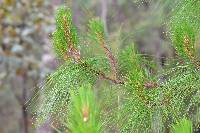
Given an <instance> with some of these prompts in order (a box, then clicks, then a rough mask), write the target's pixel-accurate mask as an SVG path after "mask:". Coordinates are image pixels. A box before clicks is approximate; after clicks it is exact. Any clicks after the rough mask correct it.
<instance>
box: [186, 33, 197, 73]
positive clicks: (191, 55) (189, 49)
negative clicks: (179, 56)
mask: <svg viewBox="0 0 200 133" xmlns="http://www.w3.org/2000/svg"><path fill="white" fill-rule="evenodd" d="M190 45H191V43H190V39H189V37H188V35H185V36H184V49H185V53H186V54H187V56H188V58H189V59H190V61H191V62H192V63H193V64H194V65H195V66H196V67H197V68H198V69H200V64H199V63H198V61H197V59H196V58H195V55H194V53H193V52H192V51H191V48H190V47H191V46H190Z"/></svg>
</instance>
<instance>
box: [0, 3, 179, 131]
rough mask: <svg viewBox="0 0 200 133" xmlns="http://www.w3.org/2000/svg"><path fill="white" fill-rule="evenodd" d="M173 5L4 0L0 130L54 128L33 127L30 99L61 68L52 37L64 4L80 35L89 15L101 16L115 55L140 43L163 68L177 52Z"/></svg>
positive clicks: (0, 35)
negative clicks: (170, 25) (171, 30)
mask: <svg viewBox="0 0 200 133" xmlns="http://www.w3.org/2000/svg"><path fill="white" fill-rule="evenodd" d="M172 3H173V0H0V133H32V132H36V133H53V132H54V131H53V129H52V128H51V127H50V126H49V124H48V121H47V123H46V124H44V126H41V127H39V128H33V127H32V120H31V114H29V112H27V111H26V108H27V107H26V104H25V103H26V102H27V101H28V99H30V98H31V95H32V94H33V92H34V91H35V90H37V89H38V87H37V86H39V85H40V83H42V81H43V80H44V78H45V77H46V75H48V74H50V73H51V72H53V70H55V68H56V67H57V66H58V62H57V60H56V57H55V54H54V52H53V50H52V40H51V37H52V35H51V34H52V32H53V31H54V29H55V20H54V14H55V11H56V9H57V7H58V6H60V5H65V6H67V7H70V8H71V9H72V12H73V14H74V22H75V24H76V26H77V28H78V30H79V31H82V32H80V35H81V34H84V33H85V31H86V30H87V26H86V25H87V23H88V20H89V19H91V18H93V17H100V18H102V20H103V22H104V24H105V30H106V31H107V34H108V35H109V46H110V47H111V49H112V51H113V52H114V53H116V52H117V51H119V50H120V49H122V48H124V47H125V46H127V45H132V44H133V43H134V44H135V45H137V47H138V50H139V51H140V52H141V53H142V54H146V55H147V56H150V57H152V58H153V59H154V60H155V61H156V62H157V66H158V68H159V69H162V67H163V66H164V64H165V62H166V58H167V57H173V56H174V55H175V53H174V50H173V48H172V47H171V42H170V40H169V37H168V36H167V27H166V22H167V19H168V17H169V12H170V10H171V8H170V6H169V5H170V4H172ZM83 39H84V38H83ZM94 49H95V48H94ZM95 50H96V52H98V49H95Z"/></svg>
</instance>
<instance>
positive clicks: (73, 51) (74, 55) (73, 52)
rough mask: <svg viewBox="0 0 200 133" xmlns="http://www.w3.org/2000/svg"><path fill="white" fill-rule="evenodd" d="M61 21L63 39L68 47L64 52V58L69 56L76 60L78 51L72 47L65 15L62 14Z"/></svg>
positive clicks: (78, 54)
mask: <svg viewBox="0 0 200 133" xmlns="http://www.w3.org/2000/svg"><path fill="white" fill-rule="evenodd" d="M63 22H64V33H65V39H66V41H67V44H68V49H67V51H66V53H65V54H64V59H66V58H68V57H70V58H73V59H74V61H75V62H78V60H80V58H81V57H80V51H79V50H78V49H76V48H75V47H74V44H73V41H72V35H71V32H70V27H69V24H68V21H67V17H66V16H63Z"/></svg>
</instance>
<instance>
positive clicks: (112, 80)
mask: <svg viewBox="0 0 200 133" xmlns="http://www.w3.org/2000/svg"><path fill="white" fill-rule="evenodd" d="M82 67H84V68H87V69H88V71H90V72H92V73H94V74H95V75H97V76H99V77H100V78H102V79H105V80H109V81H111V82H113V83H115V84H125V81H122V80H118V79H115V78H113V77H109V76H107V75H106V74H105V73H103V72H101V71H100V70H95V69H93V68H91V67H90V66H89V65H88V64H87V63H85V62H83V63H82Z"/></svg>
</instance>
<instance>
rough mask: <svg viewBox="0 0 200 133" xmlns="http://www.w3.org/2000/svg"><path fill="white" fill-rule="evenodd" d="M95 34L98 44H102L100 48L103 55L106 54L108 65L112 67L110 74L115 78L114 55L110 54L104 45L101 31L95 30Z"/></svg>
mask: <svg viewBox="0 0 200 133" xmlns="http://www.w3.org/2000/svg"><path fill="white" fill-rule="evenodd" d="M96 36H97V38H98V41H99V43H100V45H101V46H102V48H103V50H104V53H105V55H106V56H107V58H108V60H109V62H110V66H111V69H112V75H113V77H114V78H115V79H116V80H117V61H116V59H115V57H114V55H113V54H112V52H111V51H110V50H109V49H108V47H107V46H106V43H105V39H104V37H103V35H102V34H101V33H98V32H96Z"/></svg>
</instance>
